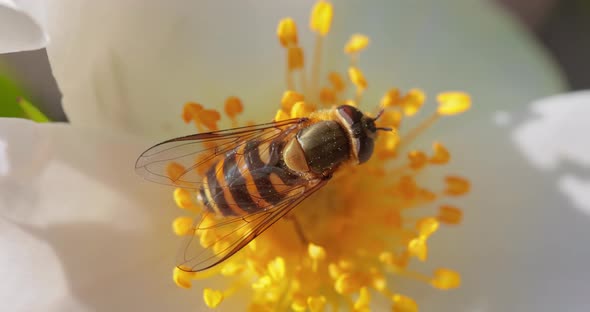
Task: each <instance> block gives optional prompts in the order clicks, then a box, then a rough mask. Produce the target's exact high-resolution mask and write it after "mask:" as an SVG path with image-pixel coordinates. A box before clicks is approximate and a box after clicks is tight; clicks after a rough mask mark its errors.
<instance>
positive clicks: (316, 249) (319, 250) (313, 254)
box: [307, 243, 326, 260]
mask: <svg viewBox="0 0 590 312" xmlns="http://www.w3.org/2000/svg"><path fill="white" fill-rule="evenodd" d="M307 253H308V254H309V257H310V258H312V259H315V260H324V259H325V258H326V250H325V249H324V247H322V246H318V245H315V244H313V243H309V244H308V245H307Z"/></svg>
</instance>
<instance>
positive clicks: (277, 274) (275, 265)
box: [268, 257, 285, 281]
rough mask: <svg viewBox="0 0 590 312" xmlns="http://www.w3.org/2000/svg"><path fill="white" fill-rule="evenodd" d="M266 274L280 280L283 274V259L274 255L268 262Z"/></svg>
mask: <svg viewBox="0 0 590 312" xmlns="http://www.w3.org/2000/svg"><path fill="white" fill-rule="evenodd" d="M268 274H269V275H270V277H271V278H272V279H273V280H275V281H281V280H282V279H283V277H284V276H285V259H283V258H282V257H276V258H275V259H274V260H272V261H271V262H269V263H268Z"/></svg>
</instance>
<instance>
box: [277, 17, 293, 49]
mask: <svg viewBox="0 0 590 312" xmlns="http://www.w3.org/2000/svg"><path fill="white" fill-rule="evenodd" d="M277 36H278V37H279V42H280V43H281V45H282V46H283V47H285V48H286V47H289V46H290V45H297V24H295V21H294V20H293V19H292V18H290V17H288V18H284V19H282V20H281V21H280V22H279V25H278V26H277Z"/></svg>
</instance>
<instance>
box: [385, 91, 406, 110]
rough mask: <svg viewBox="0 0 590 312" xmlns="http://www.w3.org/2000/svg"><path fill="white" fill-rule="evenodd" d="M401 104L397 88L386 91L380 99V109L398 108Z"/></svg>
mask: <svg viewBox="0 0 590 312" xmlns="http://www.w3.org/2000/svg"><path fill="white" fill-rule="evenodd" d="M400 103H401V95H400V92H399V89H398V88H393V89H390V90H389V91H387V93H385V95H383V97H382V98H381V107H383V108H390V107H395V106H399V105H400Z"/></svg>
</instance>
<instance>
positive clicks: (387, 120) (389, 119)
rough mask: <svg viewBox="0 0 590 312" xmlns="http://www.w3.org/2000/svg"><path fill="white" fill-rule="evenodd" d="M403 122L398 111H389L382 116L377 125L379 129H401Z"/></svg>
mask: <svg viewBox="0 0 590 312" xmlns="http://www.w3.org/2000/svg"><path fill="white" fill-rule="evenodd" d="M401 121H402V113H400V112H399V111H397V110H388V111H385V112H383V114H381V116H380V117H379V119H378V120H377V125H378V126H379V127H391V128H393V129H398V128H399V127H400V124H401Z"/></svg>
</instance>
